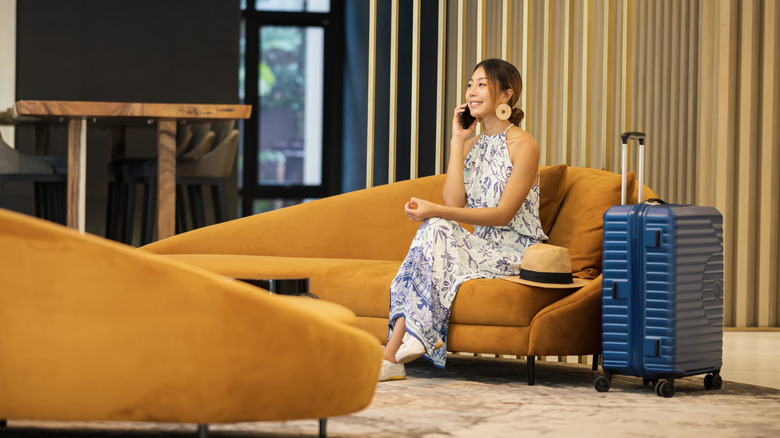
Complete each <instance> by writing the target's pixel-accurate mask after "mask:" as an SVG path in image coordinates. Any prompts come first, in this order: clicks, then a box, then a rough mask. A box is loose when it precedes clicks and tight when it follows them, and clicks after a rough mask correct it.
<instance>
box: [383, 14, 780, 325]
mask: <svg viewBox="0 0 780 438" xmlns="http://www.w3.org/2000/svg"><path fill="white" fill-rule="evenodd" d="M395 1H398V0H395ZM441 2H442V3H443V4H442V7H441V8H440V11H441V14H442V16H441V19H440V21H439V22H440V23H442V25H443V26H446V32H441V33H440V38H444V39H446V40H445V41H440V44H441V46H442V47H443V49H442V50H443V53H442V54H441V56H440V57H439V60H440V63H442V69H443V73H442V76H443V79H442V82H441V85H440V86H441V87H443V90H440V96H443V99H442V98H440V101H439V102H437V104H438V109H437V111H439V112H440V113H441V114H442V116H441V120H442V122H441V124H440V125H439V124H437V128H436V129H437V130H438V135H437V144H436V145H435V147H436V149H437V161H438V160H441V162H442V163H446V160H447V145H448V144H449V136H450V129H451V128H450V126H449V120H450V117H451V111H452V108H454V107H455V106H457V105H459V104H460V103H462V102H463V100H464V97H463V94H464V84H465V82H466V81H467V80H468V77H469V76H470V74H471V70H472V69H473V67H474V65H475V64H476V62H477V61H478V60H479V59H483V58H491V57H498V58H505V59H507V60H508V61H510V62H512V63H513V64H515V65H516V66H517V67H518V69H519V70H520V71H521V74H522V75H523V81H524V90H523V92H522V96H521V108H522V109H523V110H524V111H525V113H526V120H525V121H524V124H523V125H524V126H523V127H524V129H527V130H528V132H530V133H531V134H533V135H534V136H535V137H536V139H537V140H538V141H539V144H540V147H541V150H542V154H541V162H542V163H541V164H543V165H552V164H558V163H568V164H570V165H573V166H586V167H593V168H600V169H606V170H610V171H614V172H619V171H620V154H619V153H618V147H619V137H618V136H619V134H620V133H621V132H623V131H626V130H642V131H645V132H646V133H647V135H648V140H647V144H648V148H647V156H646V160H645V169H644V170H645V172H644V173H645V182H646V183H647V184H648V185H649V186H650V187H652V188H653V189H655V190H656V191H657V192H658V193H659V195H661V197H663V198H664V199H666V200H667V201H669V202H676V203H695V204H698V205H713V206H715V207H717V208H718V209H719V210H720V211H721V213H723V216H724V223H725V231H724V253H725V259H726V262H725V270H726V273H725V277H726V280H725V282H726V283H725V299H726V325H728V326H737V327H743V326H747V327H756V326H760V327H777V326H778V319H779V318H778V315H780V300H778V295H779V294H780V293H779V292H778V286H779V285H778V274H777V272H778V271H779V270H780V269H779V268H780V259H779V258H778V257H779V256H778V247H779V246H780V233H779V232H778V228H780V223H779V222H778V199H780V188H779V185H780V184H779V182H778V181H779V179H780V97H778V95H779V94H780V56H778V54H777V53H776V52H777V51H778V50H779V49H780V36H779V35H778V33H779V32H780V31H779V30H778V24H780V23H778V21H780V18H778V17H779V15H778V14H780V12H778V9H780V7H778V2H780V0H744V1H738V0H615V1H613V0H502V1H497V0H496V1H489V0H452V1H450V2H444V0H441ZM507 26H508V27H509V28H508V29H507ZM372 68H373V67H372V66H370V67H369V70H371V69H372ZM629 163H630V164H629V168H630V169H632V170H635V169H636V166H637V157H636V154H635V152H634V151H633V150H631V148H630V161H629ZM443 167H444V166H443V165H442V164H441V163H437V167H436V169H437V171H441V169H443ZM414 174H415V172H412V175H414Z"/></svg>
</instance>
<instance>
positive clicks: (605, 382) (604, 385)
mask: <svg viewBox="0 0 780 438" xmlns="http://www.w3.org/2000/svg"><path fill="white" fill-rule="evenodd" d="M593 386H594V387H595V388H596V391H598V392H607V391H609V388H610V387H611V386H612V381H611V380H610V379H609V378H607V377H604V376H598V377H596V381H595V382H593Z"/></svg>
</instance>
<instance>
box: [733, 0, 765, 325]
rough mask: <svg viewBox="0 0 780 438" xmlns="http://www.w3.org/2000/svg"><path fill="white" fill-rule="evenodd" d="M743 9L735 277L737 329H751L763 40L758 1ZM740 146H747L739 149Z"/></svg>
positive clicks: (751, 0) (743, 3) (745, 0)
mask: <svg viewBox="0 0 780 438" xmlns="http://www.w3.org/2000/svg"><path fill="white" fill-rule="evenodd" d="M740 7H741V9H742V13H741V14H740V16H741V22H740V23H739V32H740V33H741V36H740V38H739V39H740V43H741V47H740V48H739V53H740V57H739V59H740V62H739V75H738V78H739V83H738V93H739V101H738V102H739V103H738V108H739V111H738V113H737V117H738V119H737V123H738V127H737V131H738V132H737V135H738V137H737V142H736V143H735V144H733V145H732V147H734V148H735V149H736V150H737V156H738V163H739V168H738V169H737V172H738V176H737V179H736V182H737V185H736V193H739V196H737V197H736V198H737V205H736V207H737V208H736V223H735V226H736V228H737V230H736V231H737V235H736V240H735V248H734V250H735V252H736V257H735V261H736V265H735V268H736V269H735V274H736V275H735V276H734V290H735V291H736V292H737V293H736V303H735V307H734V311H735V313H736V315H735V316H736V319H735V324H736V326H737V327H748V326H752V325H754V324H755V319H754V314H755V310H756V308H755V297H754V294H755V291H756V288H755V284H756V283H755V279H756V272H755V271H754V267H755V262H756V252H755V251H754V248H756V245H755V242H756V240H755V239H756V237H757V236H756V233H755V230H756V225H757V223H756V217H755V212H756V207H757V202H756V192H757V187H756V174H757V172H755V169H757V168H758V162H757V155H756V152H757V149H756V148H755V147H753V145H756V144H758V138H757V135H756V134H757V131H758V130H757V129H756V128H757V126H755V124H754V123H755V121H757V120H758V66H759V59H758V55H759V53H758V49H759V46H758V40H759V30H760V28H759V25H760V23H759V15H758V14H759V12H760V7H759V4H758V1H757V0H742V1H741V2H740ZM737 145H743V146H742V147H737Z"/></svg>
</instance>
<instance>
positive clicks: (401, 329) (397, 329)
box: [382, 316, 406, 363]
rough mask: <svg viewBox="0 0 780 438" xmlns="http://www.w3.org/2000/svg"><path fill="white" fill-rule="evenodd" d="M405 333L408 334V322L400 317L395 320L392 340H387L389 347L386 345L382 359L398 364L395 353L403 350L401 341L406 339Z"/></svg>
mask: <svg viewBox="0 0 780 438" xmlns="http://www.w3.org/2000/svg"><path fill="white" fill-rule="evenodd" d="M404 333H406V320H405V319H404V317H403V316H399V317H398V318H397V319H396V320H395V326H394V327H393V334H391V335H390V339H388V340H387V345H385V351H384V352H383V353H382V359H384V360H386V361H389V362H392V363H398V362H396V360H395V353H396V352H397V351H398V349H399V348H401V341H402V340H403V338H404Z"/></svg>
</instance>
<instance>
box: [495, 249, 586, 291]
mask: <svg viewBox="0 0 780 438" xmlns="http://www.w3.org/2000/svg"><path fill="white" fill-rule="evenodd" d="M504 279H506V280H509V281H513V282H515V283H520V284H525V285H528V286H536V287H547V288H561V289H566V288H578V287H582V286H585V285H586V284H588V280H583V279H581V278H574V277H573V276H572V275H571V261H570V260H569V250H568V249H566V248H563V247H560V246H555V245H549V244H546V243H537V244H534V245H531V246H529V247H528V248H526V250H525V253H524V254H523V261H522V262H521V264H520V275H515V276H511V277H504Z"/></svg>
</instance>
